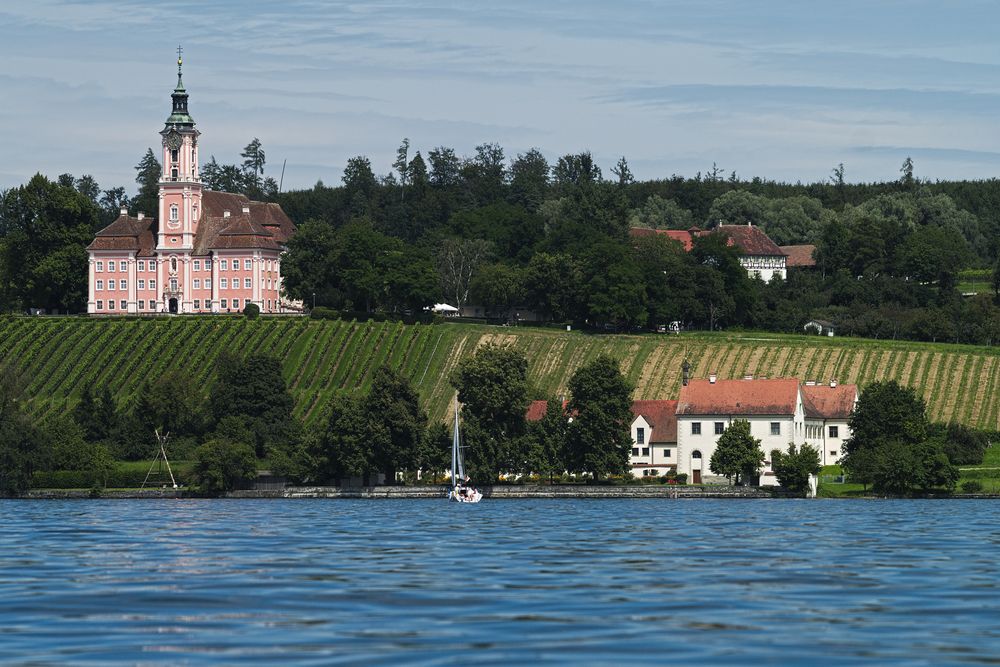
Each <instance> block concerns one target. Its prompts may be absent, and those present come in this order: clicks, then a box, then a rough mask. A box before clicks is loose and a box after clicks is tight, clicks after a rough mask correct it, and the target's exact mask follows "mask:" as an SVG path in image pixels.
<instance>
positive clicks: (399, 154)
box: [392, 137, 410, 201]
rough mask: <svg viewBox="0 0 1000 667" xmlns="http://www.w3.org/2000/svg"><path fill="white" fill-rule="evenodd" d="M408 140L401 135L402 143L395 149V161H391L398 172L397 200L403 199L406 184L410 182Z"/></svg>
mask: <svg viewBox="0 0 1000 667" xmlns="http://www.w3.org/2000/svg"><path fill="white" fill-rule="evenodd" d="M409 152H410V140H409V139H407V138H406V137H403V143H401V144H400V145H399V148H398V149H396V161H395V162H393V163H392V166H393V168H394V169H395V170H396V173H398V174H399V201H403V199H405V195H406V186H407V185H409V183H410V158H409Z"/></svg>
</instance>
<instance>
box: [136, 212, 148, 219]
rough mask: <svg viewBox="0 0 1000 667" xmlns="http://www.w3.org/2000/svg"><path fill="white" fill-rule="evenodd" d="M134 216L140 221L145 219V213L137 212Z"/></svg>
mask: <svg viewBox="0 0 1000 667" xmlns="http://www.w3.org/2000/svg"><path fill="white" fill-rule="evenodd" d="M136 216H137V217H138V218H139V219H140V220H143V219H145V217H146V214H145V213H143V212H142V211H139V212H138V213H136Z"/></svg>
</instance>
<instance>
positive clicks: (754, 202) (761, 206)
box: [708, 190, 769, 226]
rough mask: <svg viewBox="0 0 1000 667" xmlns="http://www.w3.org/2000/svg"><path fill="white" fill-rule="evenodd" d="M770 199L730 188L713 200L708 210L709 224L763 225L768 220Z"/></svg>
mask: <svg viewBox="0 0 1000 667" xmlns="http://www.w3.org/2000/svg"><path fill="white" fill-rule="evenodd" d="M768 203H769V202H768V200H767V198H766V197H760V196H758V195H755V194H752V193H750V192H747V191H746V190H730V191H728V192H726V193H725V194H723V195H721V196H720V197H718V198H716V200H715V201H714V202H712V208H711V209H710V210H709V212H708V224H709V225H710V226H715V225H748V224H752V225H758V226H760V225H763V224H765V223H766V222H767V212H768Z"/></svg>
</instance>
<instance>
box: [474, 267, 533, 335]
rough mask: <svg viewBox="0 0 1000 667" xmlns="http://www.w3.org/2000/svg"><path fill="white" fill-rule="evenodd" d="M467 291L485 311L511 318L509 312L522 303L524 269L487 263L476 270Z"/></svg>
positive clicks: (506, 318) (507, 318)
mask: <svg viewBox="0 0 1000 667" xmlns="http://www.w3.org/2000/svg"><path fill="white" fill-rule="evenodd" d="M469 291H470V293H471V294H472V296H473V298H474V299H475V302H476V303H480V304H482V305H483V306H485V307H486V309H487V312H490V313H493V314H494V315H499V316H500V317H502V318H504V320H506V321H509V320H510V319H511V312H512V311H513V309H514V307H515V306H517V305H518V304H523V303H524V271H523V270H522V269H519V268H517V267H513V266H509V265H507V264H500V263H497V264H487V265H485V266H482V267H480V268H479V269H478V270H477V271H476V275H475V276H474V277H473V279H472V283H471V285H470V287H469Z"/></svg>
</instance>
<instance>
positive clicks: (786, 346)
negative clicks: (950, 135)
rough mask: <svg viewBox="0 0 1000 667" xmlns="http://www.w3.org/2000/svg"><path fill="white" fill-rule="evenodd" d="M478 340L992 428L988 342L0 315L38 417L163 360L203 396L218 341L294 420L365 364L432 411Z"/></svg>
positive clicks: (316, 411)
mask: <svg viewBox="0 0 1000 667" xmlns="http://www.w3.org/2000/svg"><path fill="white" fill-rule="evenodd" d="M486 342H495V343H501V344H509V345H512V346H514V347H515V348H517V349H519V350H522V351H523V352H524V353H525V355H526V356H527V357H528V360H529V364H530V366H529V374H530V379H531V381H532V384H533V386H534V387H535V393H536V394H537V396H538V397H545V396H559V395H563V394H565V393H566V385H567V382H568V381H569V378H570V376H571V375H572V373H573V371H574V370H575V369H576V368H577V367H579V366H580V365H581V364H584V363H586V362H588V361H590V360H592V359H593V358H595V357H596V356H597V355H598V354H600V353H602V352H605V353H608V354H611V355H612V356H614V357H616V358H618V359H620V360H621V362H622V368H623V370H624V372H625V373H626V374H627V375H628V377H629V379H630V380H631V381H632V382H633V383H634V384H635V385H636V392H635V397H636V398H640V399H651V398H676V397H677V393H678V391H679V387H680V380H681V378H680V375H681V364H682V362H683V361H684V359H687V360H688V361H689V362H690V363H691V366H692V376H694V377H705V376H707V375H708V374H709V373H710V372H713V371H714V372H716V373H718V375H719V377H721V378H736V377H742V376H743V375H744V374H747V373H750V374H753V375H755V376H757V377H796V378H799V379H802V380H805V379H813V380H819V381H828V380H829V379H831V378H833V379H836V380H838V381H839V382H841V383H847V382H857V383H859V384H861V385H862V386H864V385H865V384H867V383H869V382H872V381H874V380H877V379H895V380H898V381H899V382H900V383H901V384H904V385H909V386H913V387H915V388H917V390H918V392H919V393H920V394H922V395H923V397H924V399H925V400H926V401H927V406H928V413H929V416H930V418H931V419H933V420H936V421H949V420H955V421H959V422H963V423H965V424H969V425H972V426H977V427H981V428H986V429H996V430H1000V400H998V393H1000V386H998V385H1000V349H998V348H983V347H972V346H958V345H940V344H938V345H931V344H921V343H909V342H892V341H872V340H860V339H842V338H835V339H828V338H817V337H804V336H780V335H773V334H747V335H731V334H725V335H724V334H692V335H690V336H689V335H682V336H669V337H668V336H663V335H659V336H656V335H644V336H616V335H600V336H597V335H588V334H582V333H577V332H563V331H555V330H541V329H531V328H499V327H486V326H474V325H460V324H443V325H403V324H399V323H389V322H382V323H376V322H367V323H356V322H338V321H326V320H308V319H304V318H261V319H257V320H247V319H245V318H242V317H232V318H223V317H202V318H183V317H181V318H172V319H86V318H0V360H3V361H6V360H8V359H12V360H16V362H17V363H18V364H19V366H20V368H21V370H22V371H23V372H24V373H25V376H26V378H27V384H28V387H27V391H28V396H29V406H30V408H31V410H32V411H33V413H34V414H35V415H36V416H38V417H40V418H41V417H44V416H45V415H47V414H51V413H54V412H58V411H63V410H66V409H68V408H71V407H72V406H73V405H74V404H75V403H76V401H77V400H78V397H79V395H80V392H81V390H82V389H83V387H84V386H85V385H86V384H88V383H93V384H94V385H96V386H107V387H109V388H110V389H111V391H112V393H113V394H114V395H115V397H116V398H117V400H119V401H124V400H126V399H128V398H129V397H130V396H132V395H134V394H135V393H136V392H137V391H138V390H139V389H140V388H141V387H142V385H143V384H144V383H145V382H146V381H148V380H152V379H154V378H156V377H157V376H158V375H159V374H160V373H162V372H164V371H165V370H167V369H176V370H180V371H182V372H183V373H185V374H186V375H188V376H189V377H190V378H191V380H192V382H191V387H192V388H194V390H196V391H201V392H202V393H204V394H205V395H207V393H208V389H209V387H210V386H211V382H212V380H213V377H214V370H215V360H216V357H218V355H219V354H220V353H221V352H222V351H223V350H229V351H230V352H233V353H239V354H246V353H248V352H251V351H255V352H261V353H266V354H271V355H275V356H277V357H278V358H280V359H281V360H282V364H283V368H284V374H285V379H286V380H287V382H288V386H289V387H290V388H291V392H292V395H293V396H294V397H295V401H296V408H295V410H296V414H297V416H299V417H300V418H302V419H303V420H304V421H305V422H306V423H307V424H313V423H315V422H316V421H317V420H318V419H319V418H320V416H321V415H322V414H323V411H324V407H325V406H326V405H327V404H328V402H329V400H330V398H331V397H332V396H334V395H335V394H337V393H341V392H365V391H367V390H368V388H369V386H370V384H371V380H372V375H373V373H374V371H375V369H376V368H378V367H379V366H380V365H382V364H387V365H389V366H391V367H392V368H395V369H397V370H400V371H401V372H402V373H403V374H404V375H406V376H407V377H408V378H410V380H411V381H412V382H413V384H414V385H415V386H416V387H417V389H418V390H419V392H420V395H421V398H422V400H423V402H424V405H425V407H426V409H427V411H428V413H429V414H430V415H431V416H432V417H433V418H435V419H444V418H446V416H447V413H448V410H449V404H450V400H451V396H452V392H453V390H452V388H451V387H450V386H449V384H448V375H449V372H450V371H451V370H452V369H453V368H454V367H455V364H456V363H457V362H458V361H459V360H460V359H461V358H462V357H464V356H466V355H469V354H471V353H472V352H473V351H474V350H475V349H476V348H477V347H478V346H479V345H482V344H484V343H486Z"/></svg>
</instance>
